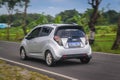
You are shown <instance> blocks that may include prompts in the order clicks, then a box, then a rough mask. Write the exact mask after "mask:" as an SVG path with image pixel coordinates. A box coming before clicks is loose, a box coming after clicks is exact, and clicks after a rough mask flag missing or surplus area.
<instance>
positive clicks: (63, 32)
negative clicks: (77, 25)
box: [57, 29, 85, 38]
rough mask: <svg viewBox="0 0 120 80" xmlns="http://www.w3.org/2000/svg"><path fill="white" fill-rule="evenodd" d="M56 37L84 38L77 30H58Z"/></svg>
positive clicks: (82, 33) (81, 32)
mask: <svg viewBox="0 0 120 80" xmlns="http://www.w3.org/2000/svg"><path fill="white" fill-rule="evenodd" d="M57 36H60V37H62V38H68V37H72V36H78V37H84V36H85V34H84V32H83V31H81V30H79V29H60V30H58V32H57Z"/></svg>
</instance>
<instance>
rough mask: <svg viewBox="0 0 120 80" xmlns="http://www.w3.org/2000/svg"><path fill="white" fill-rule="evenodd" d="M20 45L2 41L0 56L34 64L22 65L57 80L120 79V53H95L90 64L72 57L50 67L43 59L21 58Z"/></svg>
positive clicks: (0, 43) (0, 42)
mask: <svg viewBox="0 0 120 80" xmlns="http://www.w3.org/2000/svg"><path fill="white" fill-rule="evenodd" d="M19 45H20V44H19V43H16V42H7V41H0V57H1V58H4V59H7V60H12V61H15V62H18V63H22V64H26V65H28V66H32V67H33V69H32V67H27V66H24V65H21V66H22V67H26V68H28V69H30V70H34V71H37V72H40V73H43V74H46V75H48V76H50V77H54V78H56V79H57V80H65V78H66V80H67V79H73V80H75V79H76V80H119V79H120V55H113V54H104V53H93V58H92V60H91V62H90V63H89V64H81V63H80V61H79V60H75V59H72V60H67V61H63V62H59V63H57V64H56V66H55V67H48V66H46V64H45V61H43V60H39V59H29V60H27V61H22V60H20V58H19ZM34 68H37V69H34ZM41 69H42V70H43V71H42V70H41ZM44 70H45V71H44ZM47 71H48V72H47ZM50 73H51V74H50ZM54 73H55V74H54ZM60 76H63V78H61V77H60ZM67 77H68V78H67Z"/></svg>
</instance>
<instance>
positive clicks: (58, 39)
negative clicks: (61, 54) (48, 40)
mask: <svg viewBox="0 0 120 80" xmlns="http://www.w3.org/2000/svg"><path fill="white" fill-rule="evenodd" d="M54 40H55V41H56V42H57V43H58V44H59V45H60V46H63V44H62V40H61V38H60V37H59V36H54Z"/></svg>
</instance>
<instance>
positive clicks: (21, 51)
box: [20, 48, 28, 60]
mask: <svg viewBox="0 0 120 80" xmlns="http://www.w3.org/2000/svg"><path fill="white" fill-rule="evenodd" d="M27 58H28V57H27V56H26V52H25V49H24V48H21V49H20V59H22V60H26V59H27Z"/></svg>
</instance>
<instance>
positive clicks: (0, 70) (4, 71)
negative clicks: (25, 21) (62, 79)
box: [0, 60, 55, 80]
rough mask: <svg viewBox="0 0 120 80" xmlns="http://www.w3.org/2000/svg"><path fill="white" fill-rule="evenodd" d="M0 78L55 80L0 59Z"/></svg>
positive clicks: (1, 79)
mask: <svg viewBox="0 0 120 80" xmlns="http://www.w3.org/2000/svg"><path fill="white" fill-rule="evenodd" d="M0 80H55V79H53V78H49V77H48V76H45V75H43V74H40V73H37V72H32V71H29V70H27V69H24V68H20V67H18V66H12V65H10V64H7V63H6V62H4V61H2V60H0Z"/></svg>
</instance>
